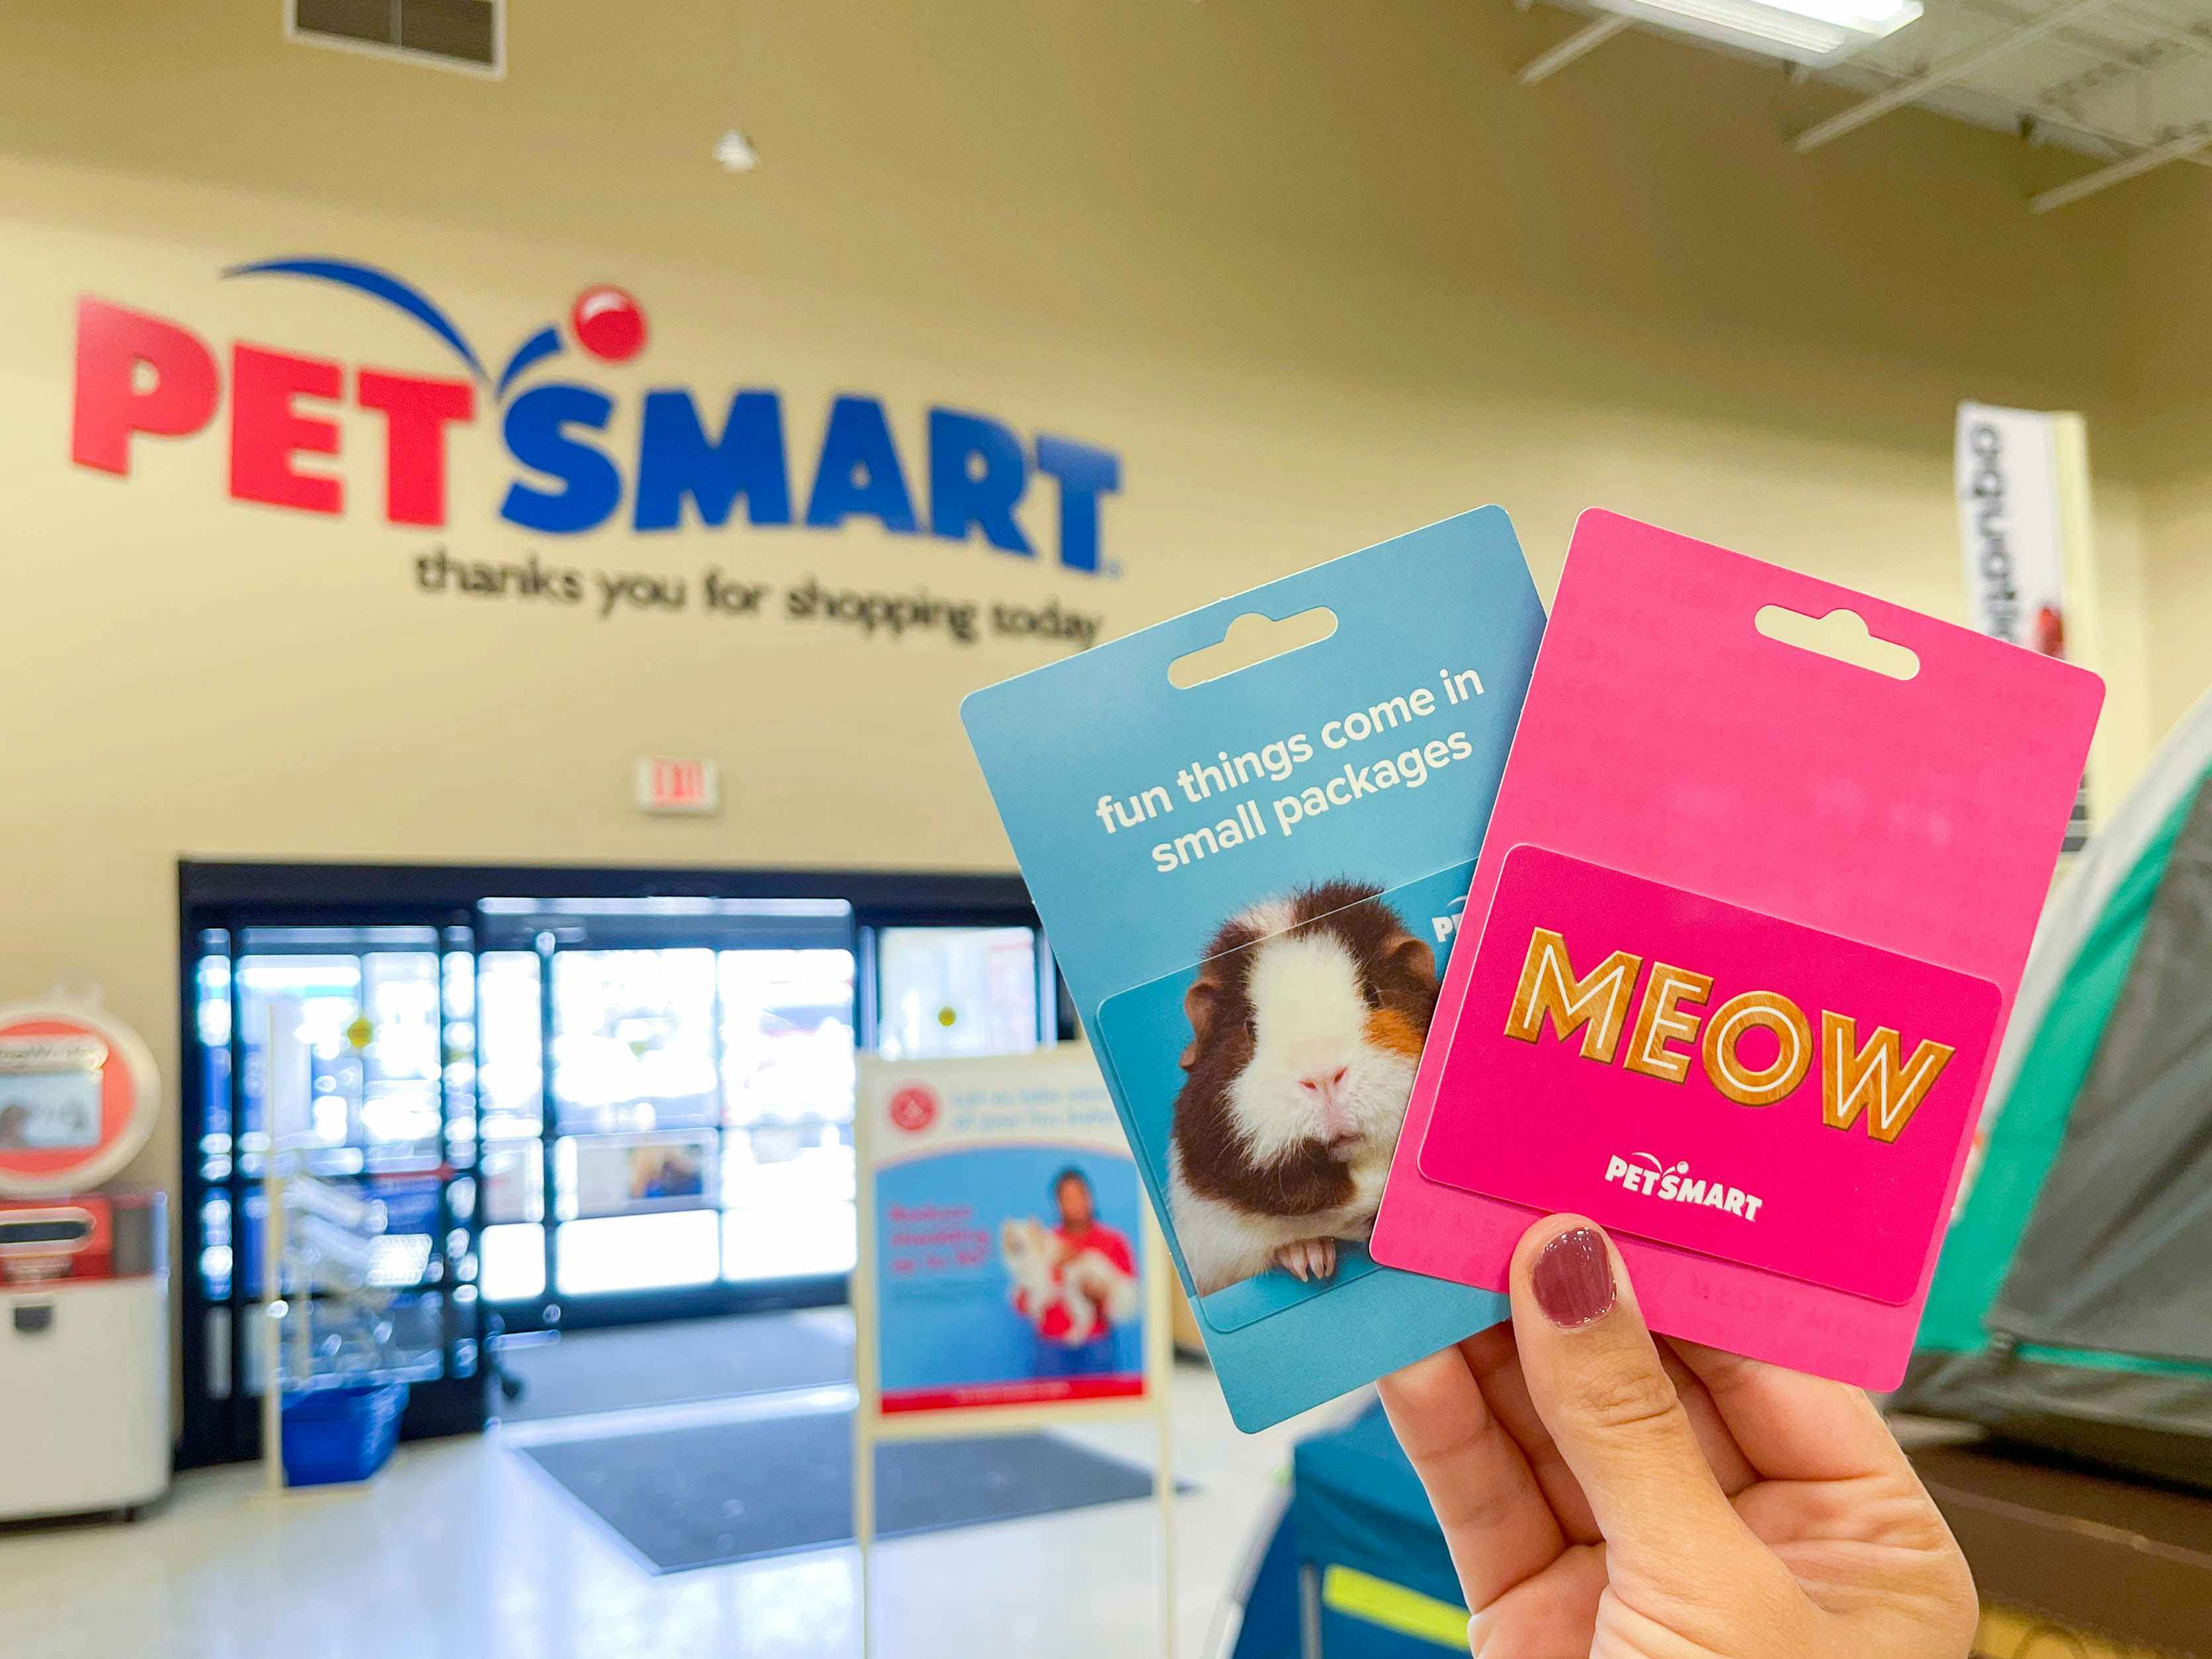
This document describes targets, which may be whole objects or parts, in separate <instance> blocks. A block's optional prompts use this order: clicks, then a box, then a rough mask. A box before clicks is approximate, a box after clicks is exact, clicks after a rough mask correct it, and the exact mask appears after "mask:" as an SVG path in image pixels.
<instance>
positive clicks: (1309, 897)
mask: <svg viewBox="0 0 2212 1659" xmlns="http://www.w3.org/2000/svg"><path fill="white" fill-rule="evenodd" d="M1470 867H1471V866H1466V865H1462V866H1455V867H1454V868H1452V869H1449V870H1444V871H1439V872H1437V873H1436V874H1434V875H1432V876H1429V877H1426V878H1423V879H1421V880H1419V881H1417V882H1413V883H1410V884H1407V885H1405V886H1402V887H1400V888H1398V889H1397V890H1394V891H1390V892H1385V891H1384V890H1383V889H1382V888H1381V887H1380V886H1378V885H1376V884H1375V883H1373V882H1368V881H1360V880H1358V879H1356V878H1351V877H1340V878H1334V879H1330V880H1325V881H1320V882H1316V883H1312V884H1306V885H1302V886H1297V887H1293V888H1291V889H1288V890H1285V891H1282V892H1279V893H1277V894H1274V895H1272V896H1267V897H1264V898H1261V899H1259V900H1257V901H1256V902H1251V903H1249V904H1246V905H1243V906H1242V907H1240V908H1238V909H1237V911H1236V912H1235V913H1234V914H1232V915H1229V916H1227V917H1225V918H1223V919H1222V920H1221V921H1219V922H1218V925H1217V926H1216V927H1214V928H1213V930H1212V933H1211V934H1210V936H1208V937H1207V938H1206V939H1204V940H1203V941H1202V942H1201V943H1200V945H1199V951H1200V957H1199V960H1198V961H1196V962H1195V963H1194V964H1193V965H1192V966H1191V967H1190V968H1189V969H1186V970H1184V971H1183V972H1182V973H1178V974H1173V975H1168V976H1167V977H1165V978H1164V979H1160V980H1157V981H1153V982H1152V984H1149V985H1145V986H1139V987H1137V988H1136V989H1134V990H1133V991H1127V992H1124V993H1122V994H1121V995H1119V996H1115V997H1109V998H1108V999H1107V1000H1106V1001H1105V1003H1104V1004H1103V1006H1102V1007H1101V1009H1100V1011H1099V1025H1100V1037H1101V1040H1102V1046H1103V1048H1104V1049H1105V1050H1106V1052H1107V1053H1108V1054H1110V1055H1111V1056H1112V1059H1113V1063H1114V1064H1115V1066H1117V1067H1118V1068H1119V1070H1120V1073H1121V1080H1122V1083H1123V1085H1124V1086H1125V1087H1126V1089H1127V1093H1128V1099H1129V1107H1130V1112H1131V1115H1132V1118H1133V1122H1134V1127H1135V1128H1136V1130H1137V1132H1138V1133H1137V1139H1138V1140H1139V1143H1140V1144H1139V1147H1138V1153H1139V1157H1141V1158H1144V1159H1145V1160H1146V1163H1147V1164H1149V1165H1150V1166H1151V1168H1152V1172H1153V1174H1154V1176H1155V1177H1156V1178H1157V1179H1158V1183H1159V1185H1160V1188H1161V1189H1162V1190H1163V1191H1164V1193H1165V1194H1166V1198H1167V1222H1168V1231H1169V1233H1170V1242H1171V1243H1172V1244H1173V1246H1174V1249H1175V1252H1176V1256H1177V1258H1178V1260H1179V1261H1180V1263H1181V1265H1182V1271H1183V1274H1184V1277H1185V1278H1186V1279H1187V1280H1188V1284H1189V1287H1190V1290H1191V1291H1192V1294H1193V1295H1194V1297H1197V1298H1198V1299H1199V1305H1200V1312H1201V1314H1202V1315H1203V1316H1204V1317H1205V1318H1206V1322H1208V1323H1209V1324H1212V1325H1213V1326H1214V1327H1215V1328H1222V1329H1227V1328H1234V1327H1236V1326H1237V1325H1241V1324H1244V1323H1248V1322H1249V1321H1251V1320H1253V1319H1255V1318H1260V1317H1262V1316H1265V1315H1266V1314H1267V1313H1270V1312H1273V1311H1275V1310H1279V1309H1280V1308H1282V1307H1284V1306H1286V1305H1288V1304H1291V1303H1292V1302H1295V1301H1301V1300H1304V1299H1307V1298H1309V1297H1312V1296H1315V1295H1318V1294H1321V1293H1322V1292H1324V1291H1327V1290H1328V1289H1329V1288H1331V1287H1332V1286H1334V1285H1337V1284H1339V1283H1343V1282H1346V1281H1348V1280H1349V1279H1354V1278H1358V1277H1361V1276H1364V1274H1366V1273H1371V1272H1373V1271H1374V1270H1375V1264H1374V1263H1373V1261H1371V1260H1370V1258H1369V1256H1368V1255H1367V1253H1366V1244H1367V1240H1368V1238H1369V1237H1370V1234H1371V1233H1372V1232H1373V1231H1374V1228H1375V1214H1376V1209H1377V1207H1378V1206H1380V1204H1381V1202H1382V1198H1383V1178H1384V1176H1386V1175H1387V1174H1388V1173H1389V1168H1390V1160H1391V1156H1392V1154H1393V1153H1394V1152H1395V1150H1396V1147H1397V1144H1398V1133H1399V1130H1400V1128H1401V1126H1402V1124H1403V1123H1404V1121H1405V1116H1406V1102H1407V1097H1408V1096H1409V1095H1410V1094H1411V1092H1412V1091H1413V1074H1414V1072H1415V1070H1416V1069H1417V1068H1418V1067H1419V1064H1420V1059H1421V1046H1422V1043H1423V1042H1425V1040H1426V1038H1427V1036H1428V1030H1429V1022H1430V1020H1431V1018H1432V1017H1433V1016H1434V1015H1435V1012H1436V1006H1437V984H1438V981H1439V978H1440V975H1441V973H1442V965H1443V954H1444V953H1445V952H1446V951H1448V950H1449V941H1450V939H1451V938H1452V936H1453V934H1454V933H1455V931H1456V921H1457V914H1456V911H1455V908H1454V906H1455V901H1457V900H1458V899H1460V898H1461V897H1462V896H1463V895H1464V893H1465V890H1466V885H1467V879H1468V873H1469V870H1470Z"/></svg>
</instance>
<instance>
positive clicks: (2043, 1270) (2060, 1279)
mask: <svg viewBox="0 0 2212 1659" xmlns="http://www.w3.org/2000/svg"><path fill="white" fill-rule="evenodd" d="M1990 1101H1991V1102H1992V1103H1993V1104H1992V1108H1991V1115H1990V1117H1989V1118H1988V1119H1987V1120H1986V1121H1985V1128H1986V1131H1987V1139H1986V1143H1985V1145H1984V1147H1983V1149H1982V1152H1981V1156H1980V1160H1979V1166H1978V1173H1977V1175H1976V1176H1975V1179H1974V1181H1973V1184H1972V1187H1971V1188H1970V1189H1969V1191H1968V1194H1967V1198H1966V1203H1965V1205H1964V1206H1963V1207H1962V1209H1961V1210H1960V1212H1959V1214H1958V1216H1957V1217H1956V1218H1954V1222H1953V1225H1952V1228H1951V1231H1950V1236H1949V1237H1948V1240H1947V1241H1946V1243H1945V1248H1944V1253H1943V1257H1942V1264H1941V1266H1940V1267H1938V1269H1937V1272H1936V1283H1935V1286H1934V1288H1933V1290H1932V1291H1931V1293H1930V1295H1929V1301H1928V1308H1927V1311H1926V1313H1925V1314H1924V1315H1923V1318H1922V1322H1921V1328H1920V1337H1919V1343H1918V1351H1917V1353H1916V1356H1915V1358H1914V1362H1913V1365H1912V1368H1911V1371H1910V1372H1909V1373H1908V1375H1907V1376H1906V1379H1905V1386H1904V1387H1903V1389H1901V1390H1900V1391H1899V1394H1898V1395H1897V1397H1896V1399H1895V1401H1894V1402H1893V1403H1894V1405H1895V1406H1896V1407H1898V1408H1899V1409H1900V1410H1906V1411H1915V1412H1920V1413H1927V1414H1929V1415H1932V1416H1939V1417H1950V1418H1958V1419H1966V1420H1968V1421H1972V1422H1977V1423H1981V1424H1984V1425H1987V1426H1989V1427H1990V1428H1992V1429H1994V1430H1996V1431H1998V1432H1999V1433H2001V1434H2003V1435H2005V1436H2007V1437H2011V1438H2015V1439H2018V1440H2023V1441H2027V1442H2031V1443H2037V1444H2040V1445H2044V1446H2047V1447H2050V1448H2052V1449H2057V1450H2060V1451H2063V1452H2067V1453H2070V1454H2073V1455H2081V1456H2086V1457H2090V1458H2093V1459H2096V1460H2098V1461H2100V1462H2110V1463H2115V1464H2118V1465H2120V1466H2123V1467H2126V1468H2133V1469H2136V1470H2139V1471H2142V1472H2145V1473H2149V1474H2157V1475H2160V1476H2163V1477H2166V1478H2169V1479H2172V1478H2176V1477H2179V1478H2184V1479H2191V1480H2199V1481H2203V1482H2206V1483H2212V696H2207V697H2206V698H2205V699H2204V700H2203V701H2202V702H2199V703H2198V704H2197V707H2196V708H2195V709H2193V710H2192V711H2191V714H2190V715H2189V716H2188V718H2187V719H2185V720H2184V721H2183V722H2182V724H2181V726H2179V727H2178V728H2177V729H2176V730H2175V732H2173V734H2172V736H2171V737H2170V738H2168V739H2167V740H2166V744H2164V745H2163V746H2162V747H2161V748H2160V750H2159V753H2158V754H2157V756H2156V757H2154V759H2153V761H2152V763H2151V765H2150V767H2149V769H2148V771H2147V772H2146V774H2145V776H2144V778H2143V780H2142V782H2141V783H2140V784H2139V785H2138V786H2137V787H2136V790H2135V791H2134V793H2132V794H2131V795H2130V797H2129V798H2128V799H2127V800H2126V802H2125V803H2124V805H2122V806H2121V808H2120V810H2119V811H2118V812H2117V813H2115V814H2114V815H2113V817H2112V822H2111V823H2109V824H2108V825H2107V826H2106V829H2104V831H2103V832H2102V833H2101V834H2100V835H2099V836H2097V838H2096V839H2095V840H2094V841H2093V842H2091V843H2090V846H2089V848H2088V849H2087V851H2086V852H2085V853H2084V854H2082V856H2081V859H2080V860H2078V861H2077V862H2076V864H2075V867H2074V868H2073V870H2072V871H2071V872H2069V876H2068V878H2067V881H2066V884H2065V885H2064V887H2063V889H2062V890H2061V891H2060V893H2059V894H2058V896H2057V898H2056V900H2055V901H2054V902H2053V904H2052V906H2051V910H2050V912H2049V914H2048V915H2046V916H2045V920H2044V923H2043V926H2042V927H2041V928H2040V929H2039V932H2038V933H2037V937H2036V942H2035V948H2034V951H2033V954H2032V955H2031V957H2030V958H2029V963H2028V969H2027V975H2026V977H2025V979H2024V980H2023V981H2022V983H2021V994H2020V998H2019V1000H2018V1002H2017V1003H2016V1004H2015V1008H2014V1010H2013V1015H2012V1020H2011V1024H2010V1025H2009V1026H2008V1029H2007V1031H2006V1033H2005V1040H2004V1046H2003V1048H2002V1051H2001V1053H2000V1054H1999V1056H1998V1060H1997V1065H1996V1072H1995V1073H1994V1075H1993V1077H1992V1081H1991V1086H1990Z"/></svg>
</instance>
